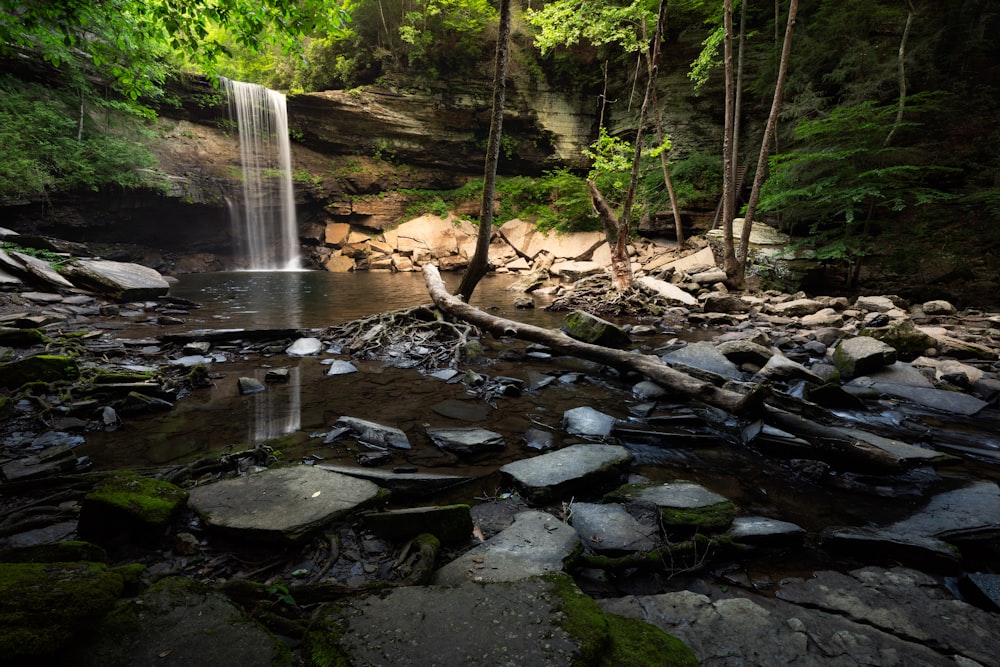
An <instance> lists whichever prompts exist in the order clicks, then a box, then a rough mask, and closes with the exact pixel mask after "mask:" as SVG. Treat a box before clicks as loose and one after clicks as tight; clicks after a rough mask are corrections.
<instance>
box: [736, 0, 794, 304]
mask: <svg viewBox="0 0 1000 667" xmlns="http://www.w3.org/2000/svg"><path fill="white" fill-rule="evenodd" d="M798 9H799V0H789V3H788V22H787V23H786V24H785V41H784V43H783V44H782V46H781V60H780V62H779V63H778V80H777V81H775V83H774V98H773V99H772V100H771V112H770V113H769V114H768V116H767V125H766V126H765V127H764V138H763V139H761V142H760V155H759V156H758V158H757V172H756V173H755V174H754V176H753V187H752V188H751V189H750V199H749V200H748V201H747V212H746V215H745V216H744V219H743V233H742V234H740V256H739V267H738V268H739V271H738V274H737V275H735V276H729V272H728V271H727V272H726V275H727V276H729V278H730V279H733V280H734V281H736V283H737V284H739V285H742V284H743V278H744V277H745V275H746V268H747V255H748V253H749V250H750V228H751V227H752V226H753V216H754V213H756V210H757V202H758V200H759V199H760V188H761V186H762V185H763V183H764V174H765V173H766V170H767V157H768V154H769V151H770V146H771V143H772V141H773V140H774V135H775V131H776V128H777V125H778V113H779V112H780V111H781V96H782V93H783V92H784V90H785V78H786V77H787V75H788V59H789V57H790V56H791V53H792V32H793V31H794V29H795V16H796V14H797V13H798Z"/></svg>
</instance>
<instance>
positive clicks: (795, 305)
mask: <svg viewBox="0 0 1000 667" xmlns="http://www.w3.org/2000/svg"><path fill="white" fill-rule="evenodd" d="M824 308H825V306H824V305H823V302H822V301H817V300H816V299H792V300H791V301H783V302H781V303H775V304H772V305H771V308H770V310H771V312H772V313H775V314H776V315H784V316H785V317H802V316H803V315H812V314H814V313H818V312H819V311H821V310H823V309H824Z"/></svg>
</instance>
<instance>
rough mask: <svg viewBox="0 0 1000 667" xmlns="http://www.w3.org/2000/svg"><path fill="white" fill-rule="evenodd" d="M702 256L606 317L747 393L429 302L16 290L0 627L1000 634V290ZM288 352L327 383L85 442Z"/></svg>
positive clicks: (473, 651)
mask: <svg viewBox="0 0 1000 667" xmlns="http://www.w3.org/2000/svg"><path fill="white" fill-rule="evenodd" d="M104 268H116V267H104ZM119 268H120V267H119ZM714 270H715V267H713V266H704V265H701V266H697V267H694V268H692V265H691V264H690V263H689V264H688V265H687V268H681V267H680V265H679V266H676V267H669V266H667V267H665V268H663V270H661V271H659V272H658V273H657V274H655V275H648V276H646V277H645V278H644V279H643V288H642V289H643V294H644V296H643V299H644V300H645V302H646V303H647V304H649V305H650V307H651V310H650V311H649V313H650V314H647V315H646V316H644V317H641V318H626V319H622V320H618V321H617V324H618V325H622V324H624V325H625V326H624V330H622V328H621V327H619V328H617V331H618V334H617V335H616V337H617V338H618V340H620V341H622V342H621V343H620V344H621V345H624V346H625V347H626V349H631V350H634V353H635V354H644V355H649V356H651V357H656V358H657V359H658V360H660V361H662V362H663V363H665V364H668V365H669V366H671V367H673V368H675V369H678V370H682V371H683V372H685V373H686V374H688V375H691V376H693V377H697V378H699V379H702V380H704V381H707V382H710V383H712V384H713V385H714V386H718V387H720V388H725V389H726V390H727V391H733V392H743V393H748V394H753V395H755V396H758V397H759V398H758V399H756V400H754V401H753V402H750V403H749V404H748V407H747V409H746V410H745V411H741V412H740V413H739V414H732V413H728V412H725V411H722V410H719V409H718V408H713V407H711V406H710V405H707V404H705V403H702V402H700V401H698V400H691V399H689V398H687V397H680V396H678V395H677V394H676V393H671V392H668V391H665V390H664V388H663V387H661V386H658V385H656V384H653V383H651V382H649V381H648V380H646V379H645V378H643V377H641V376H637V375H632V374H629V373H627V372H623V371H620V370H614V369H612V368H609V367H607V366H604V365H601V364H597V363H594V362H588V361H585V360H580V359H577V358H574V357H569V356H566V355H563V354H560V352H559V351H558V350H556V349H552V348H545V347H543V346H539V345H537V344H532V343H527V342H524V341H521V340H518V339H517V338H515V337H504V336H490V335H484V334H481V332H478V331H477V330H475V329H474V328H472V327H469V326H467V325H464V324H462V323H456V322H441V321H440V320H437V319H435V317H434V316H433V313H432V311H431V310H430V308H427V307H419V308H415V309H410V310H408V311H406V312H405V313H403V312H400V313H394V314H388V315H385V316H380V317H372V318H369V319H366V320H359V321H357V322H352V323H348V324H346V325H340V326H337V327H330V328H327V329H317V330H296V329H287V330H275V329H269V330H252V329H241V330H223V329H190V328H188V327H186V326H185V321H186V320H188V319H190V316H191V313H193V312H196V309H197V304H194V303H179V302H177V301H176V300H172V299H171V298H170V296H169V293H162V295H161V296H159V297H150V296H148V295H146V296H144V297H142V298H136V299H129V298H127V297H126V298H125V299H124V300H123V299H122V298H121V295H119V296H117V297H114V298H111V297H108V296H101V294H102V292H99V291H95V288H93V287H92V286H91V287H88V288H86V289H80V287H79V286H78V285H73V284H72V283H71V284H70V286H69V287H66V286H62V287H58V288H56V287H53V286H48V287H46V288H41V289H37V290H28V289H24V288H23V287H22V288H18V289H17V290H15V291H13V292H8V293H5V294H4V301H5V308H4V311H5V316H4V318H3V328H2V329H0V332H2V339H0V345H3V346H4V350H5V361H4V363H3V364H2V365H0V384H2V385H3V386H4V394H3V401H2V410H3V415H4V417H5V421H4V423H3V427H2V428H3V442H4V448H5V449H4V453H5V455H6V460H5V462H4V463H3V464H2V470H3V472H4V480H3V483H2V485H0V492H2V503H3V504H2V510H3V519H2V523H0V538H2V540H3V543H2V544H3V547H4V551H3V552H2V554H0V560H2V563H0V570H2V572H3V577H2V584H0V586H2V587H3V591H4V595H3V596H2V597H0V600H2V601H0V617H2V618H3V619H4V624H3V630H2V631H0V643H2V645H3V650H4V654H5V655H6V656H9V657H11V660H12V661H13V662H14V663H25V664H26V663H28V662H31V663H32V664H39V661H49V662H51V663H53V664H95V665H96V664H101V665H115V664H122V665H125V664H151V663H154V662H155V663H157V664H160V663H162V664H185V665H189V664H208V663H221V664H237V663H240V664H243V665H246V664H268V665H270V664H315V665H333V664H358V665H360V664H385V665H431V664H442V663H445V662H448V663H451V664H471V663H473V662H477V663H478V662H487V663H492V664H517V665H536V664H537V665H543V664H546V665H549V664H551V665H558V664H567V665H569V664H577V665H580V664H586V665H598V664H600V665H616V664H651V665H652V664H695V663H700V664H706V665H713V664H716V665H723V664H754V665H771V664H785V663H794V664H816V665H828V664H869V665H889V664H907V665H911V664H914V665H948V664H958V665H975V664H980V665H991V664H997V663H996V656H995V648H994V647H995V637H996V636H997V634H998V631H1000V615H998V611H997V609H998V607H997V603H998V601H997V595H996V592H995V591H996V590H997V587H996V584H997V581H998V577H1000V575H998V574H997V568H998V566H1000V554H998V553H997V548H996V535H997V533H998V529H1000V489H998V487H997V478H998V474H997V471H998V468H997V458H998V456H1000V435H998V428H997V427H998V425H1000V413H998V411H997V396H998V394H1000V379H998V375H997V373H998V370H1000V369H998V358H997V348H998V343H997V341H998V340H1000V317H998V316H997V315H996V314H993V313H985V312H978V311H971V310H966V311H962V312H957V311H956V310H955V309H954V308H953V307H952V306H951V305H950V304H948V303H947V302H940V301H932V302H926V303H923V304H907V303H905V302H903V301H902V300H900V299H898V298H895V297H892V296H868V297H861V298H857V299H847V298H843V297H822V296H811V297H810V296H806V295H804V294H799V295H787V294H778V293H759V294H730V293H727V292H726V291H725V290H724V289H722V288H721V287H718V286H713V282H712V281H711V280H710V278H709V276H710V272H711V271H714ZM689 271H690V272H689ZM582 291H583V290H582V289H581V292H582ZM163 292H167V290H163ZM513 297H514V295H513V294H512V299H513ZM566 303H572V301H566ZM654 312H655V315H653V314H652V313H654ZM127 322H128V323H135V322H141V323H142V325H143V326H144V327H148V328H149V330H155V329H157V328H160V329H162V333H159V334H158V335H155V336H151V337H144V338H130V337H125V336H122V335H121V330H122V327H128V326H133V327H134V326H135V324H126V323H127ZM590 324H591V325H592V326H591V327H590V328H589V329H588V331H591V332H593V331H594V330H595V329H600V328H602V327H611V328H612V329H614V328H615V327H614V325H612V324H611V323H608V322H603V321H599V320H598V321H591V322H590ZM573 335H576V336H584V335H590V334H581V333H579V332H574V333H573ZM31 364H37V365H31ZM252 369H257V370H259V371H260V372H259V373H254V372H252ZM290 369H296V370H297V372H298V373H300V374H301V375H303V376H305V377H306V378H311V380H310V381H316V382H322V383H325V384H324V385H322V386H323V387H324V390H323V391H324V392H325V393H326V398H317V397H312V398H310V399H309V401H314V402H316V403H317V404H318V403H324V404H325V406H326V407H325V408H321V407H318V406H309V405H306V406H304V407H303V409H302V411H303V413H304V414H305V415H306V416H305V417H304V422H303V424H302V425H301V427H300V428H299V429H298V430H297V431H296V433H295V434H293V435H290V436H282V437H278V438H275V439H273V440H269V441H265V442H263V443H261V444H259V445H258V446H254V447H251V448H244V447H234V448H231V449H229V450H224V448H225V445H227V444H231V441H229V442H220V443H219V445H220V449H219V450H218V451H213V452H210V453H207V454H206V455H204V456H200V457H189V458H190V460H185V461H183V462H179V463H171V464H170V465H163V466H157V467H149V468H143V469H138V470H128V471H116V470H111V469H109V468H108V467H107V466H105V465H103V464H102V461H101V460H98V459H94V460H88V459H87V456H86V455H85V454H84V453H85V452H86V451H88V447H89V446H90V445H89V444H88V442H87V441H88V440H89V439H94V438H95V437H96V436H97V435H98V434H106V433H109V432H111V433H114V434H115V435H116V436H118V437H123V439H124V440H129V439H131V440H133V441H134V445H135V446H136V447H155V446H156V444H155V443H150V442H144V436H143V432H142V430H141V428H140V426H141V424H142V423H143V422H144V421H145V420H149V419H152V418H154V416H155V415H157V414H163V413H172V412H176V411H179V410H181V409H182V406H184V405H188V404H194V403H199V402H203V401H205V402H207V401H209V400H210V399H209V398H208V397H209V396H212V395H214V394H215V393H217V392H218V391H219V388H220V387H222V386H225V387H227V388H229V390H230V391H231V392H233V393H237V392H238V397H237V398H235V399H234V400H236V401H251V400H254V397H255V396H261V395H267V394H268V393H273V392H280V391H281V388H282V387H284V386H286V385H285V383H287V382H288V377H289V373H290ZM338 396H352V398H351V399H350V400H348V399H344V400H340V399H335V398H334V397H338ZM415 406H419V409H418V408H416V407H415ZM161 411H162V412H161ZM404 411H405V412H407V413H409V416H404V414H403V413H404ZM186 414H188V415H189V417H188V418H189V419H199V418H200V419H212V418H214V417H206V416H202V417H197V416H196V415H197V414H198V413H196V412H195V413H186ZM204 414H205V415H210V414H213V413H204ZM215 414H218V413H215ZM317 415H318V416H317ZM221 432H223V431H222V429H221V424H220V433H221ZM175 437H177V438H182V437H184V436H183V435H177V436H175ZM95 455H96V454H95ZM678 640H680V641H678Z"/></svg>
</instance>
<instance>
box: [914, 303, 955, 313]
mask: <svg viewBox="0 0 1000 667" xmlns="http://www.w3.org/2000/svg"><path fill="white" fill-rule="evenodd" d="M920 310H922V311H923V313H924V315H954V314H955V313H956V312H958V309H956V308H955V306H953V305H952V304H951V303H950V302H948V301H944V300H941V299H935V300H933V301H925V302H924V304H923V305H922V306H921V307H920Z"/></svg>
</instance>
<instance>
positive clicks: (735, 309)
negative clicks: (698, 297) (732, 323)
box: [701, 292, 750, 313]
mask: <svg viewBox="0 0 1000 667" xmlns="http://www.w3.org/2000/svg"><path fill="white" fill-rule="evenodd" d="M701 309H702V310H703V311H705V312H706V313H748V312H750V304H749V303H747V302H746V301H744V300H743V299H741V298H740V297H739V296H738V295H736V294H725V293H722V292H712V293H710V294H709V295H708V296H706V297H705V300H704V301H703V302H702V304H701Z"/></svg>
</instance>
